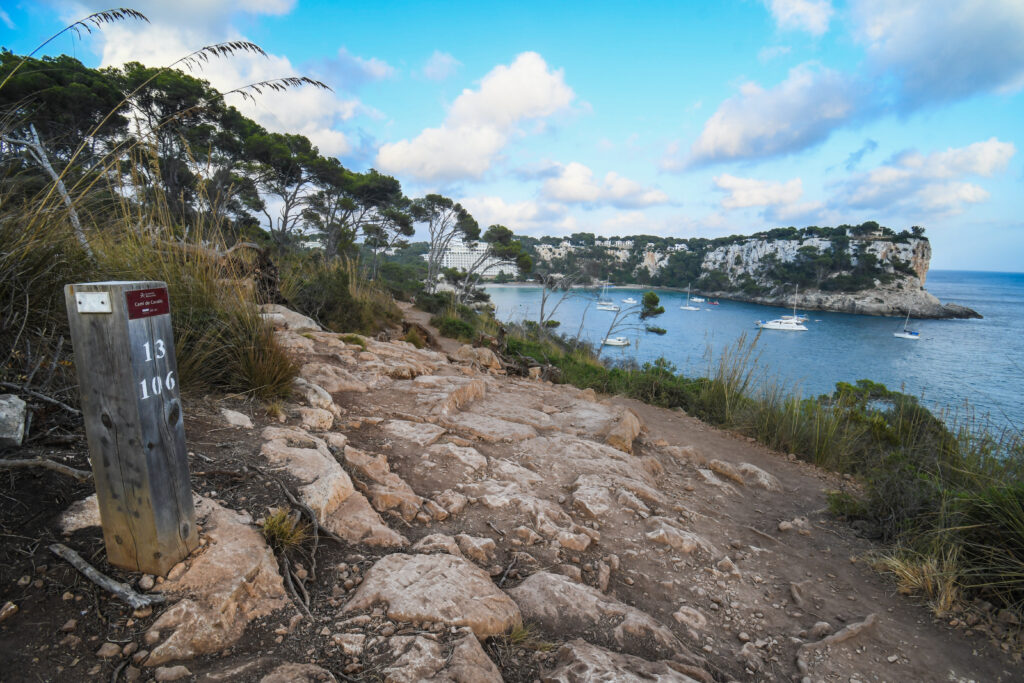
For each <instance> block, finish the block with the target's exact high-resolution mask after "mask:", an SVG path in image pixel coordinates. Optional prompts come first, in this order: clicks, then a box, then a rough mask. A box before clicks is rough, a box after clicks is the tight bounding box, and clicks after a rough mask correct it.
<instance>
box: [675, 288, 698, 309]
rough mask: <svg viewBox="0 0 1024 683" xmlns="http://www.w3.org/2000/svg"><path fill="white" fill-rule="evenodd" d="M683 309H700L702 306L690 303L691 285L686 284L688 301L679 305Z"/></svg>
mask: <svg viewBox="0 0 1024 683" xmlns="http://www.w3.org/2000/svg"><path fill="white" fill-rule="evenodd" d="M679 308H680V310H683V311H699V310H700V306H694V305H693V304H691V303H690V285H686V303H685V304H683V305H682V306H680V307H679Z"/></svg>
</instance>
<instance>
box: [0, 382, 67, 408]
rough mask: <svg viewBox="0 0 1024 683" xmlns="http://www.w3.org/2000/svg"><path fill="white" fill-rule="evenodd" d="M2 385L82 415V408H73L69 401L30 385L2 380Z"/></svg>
mask: <svg viewBox="0 0 1024 683" xmlns="http://www.w3.org/2000/svg"><path fill="white" fill-rule="evenodd" d="M0 387H4V388H6V389H13V390H14V391H17V392H18V393H22V394H26V395H28V396H31V397H32V398H37V399H39V400H40V401H43V402H45V403H50V404H52V405H55V406H57V407H58V408H63V409H64V410H66V411H68V412H69V413H71V414H72V415H78V416H81V414H82V411H81V410H78V409H77V408H72V407H71V406H69V405H68V404H67V403H64V402H63V401H58V400H57V399H55V398H50V397H49V396H47V395H46V394H40V393H39V392H38V391H32V390H31V389H29V388H28V387H23V386H21V385H19V384H15V383H14V382H0Z"/></svg>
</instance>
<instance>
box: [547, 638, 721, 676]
mask: <svg viewBox="0 0 1024 683" xmlns="http://www.w3.org/2000/svg"><path fill="white" fill-rule="evenodd" d="M674 666H675V667H679V668H683V667H682V666H680V665H679V664H677V663H676V662H667V661H657V662H651V661H648V660H646V659H641V658H640V657H634V656H632V655H626V654H620V653H618V652H612V651H611V650H606V649H604V648H603V647H598V646H597V645H591V644H590V643H588V642H586V641H583V640H579V639H576V640H571V641H569V642H568V643H566V644H565V645H563V646H562V647H561V648H559V650H558V652H557V653H556V659H555V667H554V669H552V670H551V671H549V672H548V673H546V674H544V675H542V676H541V681H543V683H592V682H595V681H597V682H600V681H607V682H609V683H610V682H611V681H651V682H652V683H700V682H701V681H710V680H711V678H710V676H709V677H707V678H703V677H702V678H700V679H696V678H691V677H690V676H687V675H686V674H685V673H682V672H681V671H678V670H676V669H675V668H673V667H674Z"/></svg>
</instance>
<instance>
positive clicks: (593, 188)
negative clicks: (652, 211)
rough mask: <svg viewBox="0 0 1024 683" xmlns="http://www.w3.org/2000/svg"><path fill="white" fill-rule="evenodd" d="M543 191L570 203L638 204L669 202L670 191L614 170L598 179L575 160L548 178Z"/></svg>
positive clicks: (637, 205) (547, 194)
mask: <svg viewBox="0 0 1024 683" xmlns="http://www.w3.org/2000/svg"><path fill="white" fill-rule="evenodd" d="M542 191H543V193H544V195H545V196H546V197H548V198H549V199H553V200H556V201H559V202H565V203H567V204H588V205H592V206H599V205H605V204H607V205H611V206H615V207H618V208H629V207H633V208H635V207H644V206H655V205H658V204H666V203H668V195H667V194H665V193H664V192H662V191H661V190H657V189H653V188H647V187H644V186H643V185H641V184H640V183H638V182H636V181H634V180H630V179H629V178H625V177H623V176H621V175H619V174H618V173H615V172H614V171H609V172H608V173H607V174H605V176H604V179H603V180H601V181H598V180H595V178H594V172H593V171H591V170H590V169H589V168H588V167H587V166H584V165H583V164H581V163H578V162H575V161H574V162H572V163H570V164H568V165H566V166H564V167H562V169H561V172H560V173H559V174H558V175H557V176H555V177H553V178H548V179H547V180H546V181H544V185H543V190H542Z"/></svg>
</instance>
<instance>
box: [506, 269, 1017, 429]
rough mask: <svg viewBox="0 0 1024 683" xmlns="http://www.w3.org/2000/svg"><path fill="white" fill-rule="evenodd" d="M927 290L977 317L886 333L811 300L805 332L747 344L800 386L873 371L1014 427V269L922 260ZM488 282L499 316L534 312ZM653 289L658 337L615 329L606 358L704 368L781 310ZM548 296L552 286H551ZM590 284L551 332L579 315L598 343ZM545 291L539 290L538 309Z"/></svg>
mask: <svg viewBox="0 0 1024 683" xmlns="http://www.w3.org/2000/svg"><path fill="white" fill-rule="evenodd" d="M927 287H928V290H929V291H930V292H931V293H932V294H934V295H935V296H937V297H939V299H941V300H942V301H944V302H954V303H959V304H963V305H965V306H969V307H971V308H973V309H975V310H976V311H978V312H979V313H981V314H982V315H983V316H985V317H984V319H982V320H921V321H914V320H911V325H910V326H911V328H912V329H916V330H918V331H920V333H921V338H920V339H918V340H916V341H911V340H905V339H897V338H896V337H894V336H893V334H892V333H893V332H895V331H897V330H899V329H901V328H902V326H903V321H902V319H901V320H897V319H894V318H879V317H874V316H862V315H848V314H845V313H825V312H820V311H811V312H810V313H808V317H809V318H810V320H809V321H808V323H807V327H808V331H807V332H776V331H769V330H765V331H763V332H762V333H761V334H760V337H759V338H758V339H757V346H756V351H755V354H756V355H757V356H758V358H759V363H760V364H761V365H763V366H764V367H765V369H766V371H767V372H768V373H769V374H770V375H771V376H775V377H779V378H781V379H782V380H783V381H784V382H786V383H788V384H789V385H791V386H792V387H793V389H794V391H799V392H801V393H803V395H812V394H820V393H826V392H829V391H831V390H832V389H833V388H834V387H835V383H836V382H840V381H842V382H853V381H856V380H857V379H860V378H868V379H872V380H874V381H876V382H882V383H883V384H885V385H887V386H889V387H890V388H894V389H902V390H903V391H905V392H907V393H910V394H914V395H917V396H920V397H921V398H922V400H923V401H924V402H925V404H926V405H928V406H929V407H931V408H937V409H947V410H949V411H952V412H954V413H957V414H960V415H964V414H965V412H966V411H965V409H964V406H965V405H966V404H969V405H970V406H971V409H972V410H973V412H974V414H975V416H976V417H981V418H988V419H991V420H992V423H993V426H995V427H996V428H1002V427H1011V428H1014V429H1018V430H1020V429H1022V428H1024V401H1022V400H1021V396H1020V392H1021V390H1022V389H1024V273H984V272H965V271H932V272H931V273H929V275H928V284H927ZM487 291H488V293H489V294H490V295H491V299H492V301H493V302H494V304H495V306H496V313H497V316H498V318H499V319H500V320H503V321H518V320H522V319H524V318H528V319H536V315H537V311H538V310H539V307H540V289H539V288H538V287H519V286H501V285H490V286H488V287H487ZM608 291H609V295H610V298H611V299H612V300H614V301H616V302H619V303H620V305H621V301H622V299H625V298H626V297H629V296H632V297H633V298H634V299H637V300H639V299H640V297H641V295H642V292H638V290H635V289H619V288H611V289H609V290H608ZM656 291H658V295H659V296H660V297H661V303H662V305H663V306H665V314H664V315H662V316H660V317H658V318H655V319H654V320H653V321H652V324H654V325H657V326H658V327H663V328H665V329H666V330H667V331H668V333H667V334H665V335H664V336H659V335H655V334H649V333H646V332H644V331H642V330H641V331H636V330H624V331H619V332H615V333H614V334H616V335H624V336H627V337H629V339H630V340H631V341H632V342H633V344H632V345H631V346H629V347H620V348H616V347H609V346H606V347H604V351H603V352H602V353H603V355H604V356H605V357H607V358H609V359H613V360H614V359H635V360H637V361H639V362H641V363H642V362H644V361H650V360H654V359H656V358H659V357H665V358H667V359H668V360H670V361H672V362H673V363H675V364H676V365H677V366H678V367H679V368H680V370H682V371H683V372H684V373H685V374H687V375H696V374H704V373H705V371H706V369H707V366H708V359H709V355H710V356H713V357H717V354H718V353H720V351H721V350H722V349H723V348H724V347H726V346H728V345H730V344H733V343H735V342H736V340H737V339H738V338H739V337H740V336H741V335H742V334H744V333H745V334H747V336H748V338H750V339H753V338H754V337H755V336H756V335H757V333H758V330H757V329H756V328H755V327H754V321H756V320H758V319H762V320H764V319H769V318H775V317H778V316H779V315H782V314H785V313H792V310H789V311H786V310H785V309H782V308H775V307H769V306H758V305H756V304H746V303H740V302H735V301H727V300H725V299H721V300H719V303H720V305H719V306H710V305H708V304H700V306H701V310H700V311H683V310H680V309H679V306H680V304H682V303H684V302H685V301H686V294H685V293H682V294H680V293H678V292H667V291H661V290H656ZM553 298H554V297H553ZM595 300H596V292H594V291H588V292H581V293H580V294H578V295H576V294H574V295H573V296H572V297H570V298H569V299H567V300H566V301H565V302H564V303H563V304H562V305H561V307H560V308H559V309H558V313H557V314H556V315H555V319H557V320H559V321H561V323H562V324H561V327H559V328H558V331H559V332H562V333H566V334H568V335H570V336H575V334H576V331H577V329H579V328H580V324H581V321H582V333H581V336H582V338H584V339H586V340H588V341H591V342H597V341H599V340H600V339H602V338H603V337H605V336H606V334H607V333H608V325H609V324H610V323H611V321H612V318H613V316H614V315H615V314H614V313H611V312H607V311H598V310H595V308H594V302H595ZM550 305H551V302H550V300H549V308H550Z"/></svg>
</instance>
